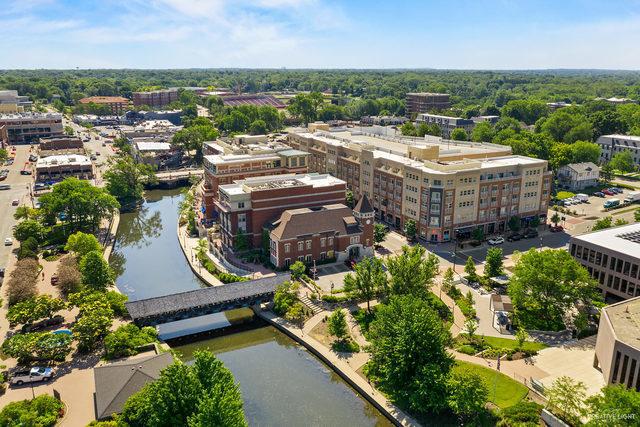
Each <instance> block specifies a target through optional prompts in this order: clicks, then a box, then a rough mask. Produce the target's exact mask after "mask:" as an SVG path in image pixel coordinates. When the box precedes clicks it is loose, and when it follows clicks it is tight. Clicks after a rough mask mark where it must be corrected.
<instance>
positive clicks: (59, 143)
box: [38, 135, 84, 157]
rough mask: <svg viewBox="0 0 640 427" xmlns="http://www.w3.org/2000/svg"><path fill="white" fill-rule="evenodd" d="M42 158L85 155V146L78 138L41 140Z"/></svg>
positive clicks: (62, 137) (54, 137) (65, 137)
mask: <svg viewBox="0 0 640 427" xmlns="http://www.w3.org/2000/svg"><path fill="white" fill-rule="evenodd" d="M39 141H40V144H39V147H38V148H39V149H40V156H41V157H46V156H52V155H54V154H72V153H75V154H84V144H83V143H82V140H81V139H80V138H78V137H77V136H67V135H62V136H52V137H49V138H40V140H39Z"/></svg>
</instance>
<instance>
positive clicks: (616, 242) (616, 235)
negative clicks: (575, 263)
mask: <svg viewBox="0 0 640 427" xmlns="http://www.w3.org/2000/svg"><path fill="white" fill-rule="evenodd" d="M639 236H640V223H635V224H628V225H623V226H621V227H613V228H607V229H605V230H599V231H593V232H591V233H586V234H582V235H580V236H574V237H573V238H572V240H574V241H576V242H585V243H590V244H592V245H596V246H600V247H602V248H606V249H609V250H611V251H615V252H618V253H624V254H626V255H629V256H632V257H634V258H638V259H640V239H638V237H639Z"/></svg>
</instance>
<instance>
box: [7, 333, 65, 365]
mask: <svg viewBox="0 0 640 427" xmlns="http://www.w3.org/2000/svg"><path fill="white" fill-rule="evenodd" d="M71 341H72V338H71V336H69V335H65V334H53V333H51V332H30V333H26V334H14V335H12V336H11V338H9V339H7V340H5V342H3V343H2V352H3V353H4V354H6V355H8V356H11V357H14V358H16V359H18V362H19V363H29V362H30V361H33V360H41V361H52V360H55V361H63V360H64V359H65V358H66V357H67V355H68V354H69V353H70V352H71Z"/></svg>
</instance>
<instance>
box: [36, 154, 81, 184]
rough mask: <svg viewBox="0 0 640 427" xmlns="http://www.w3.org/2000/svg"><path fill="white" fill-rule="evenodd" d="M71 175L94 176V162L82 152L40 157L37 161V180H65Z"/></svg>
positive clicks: (79, 176) (77, 176) (78, 176)
mask: <svg viewBox="0 0 640 427" xmlns="http://www.w3.org/2000/svg"><path fill="white" fill-rule="evenodd" d="M69 177H76V178H79V179H92V178H93V164H92V163H91V160H90V159H89V158H88V157H87V156H83V155H81V154H61V155H56V156H47V157H40V158H39V159H38V161H37V162H36V181H49V180H63V179H65V178H69Z"/></svg>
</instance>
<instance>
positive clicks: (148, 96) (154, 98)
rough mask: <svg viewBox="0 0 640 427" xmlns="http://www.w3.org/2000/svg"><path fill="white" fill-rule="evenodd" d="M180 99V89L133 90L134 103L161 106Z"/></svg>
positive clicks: (138, 105)
mask: <svg viewBox="0 0 640 427" xmlns="http://www.w3.org/2000/svg"><path fill="white" fill-rule="evenodd" d="M177 100H178V89H161V90H151V91H149V92H133V105H134V106H136V107H140V106H142V105H147V106H149V107H152V108H161V107H164V106H166V105H169V104H171V103H172V102H175V101H177Z"/></svg>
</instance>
